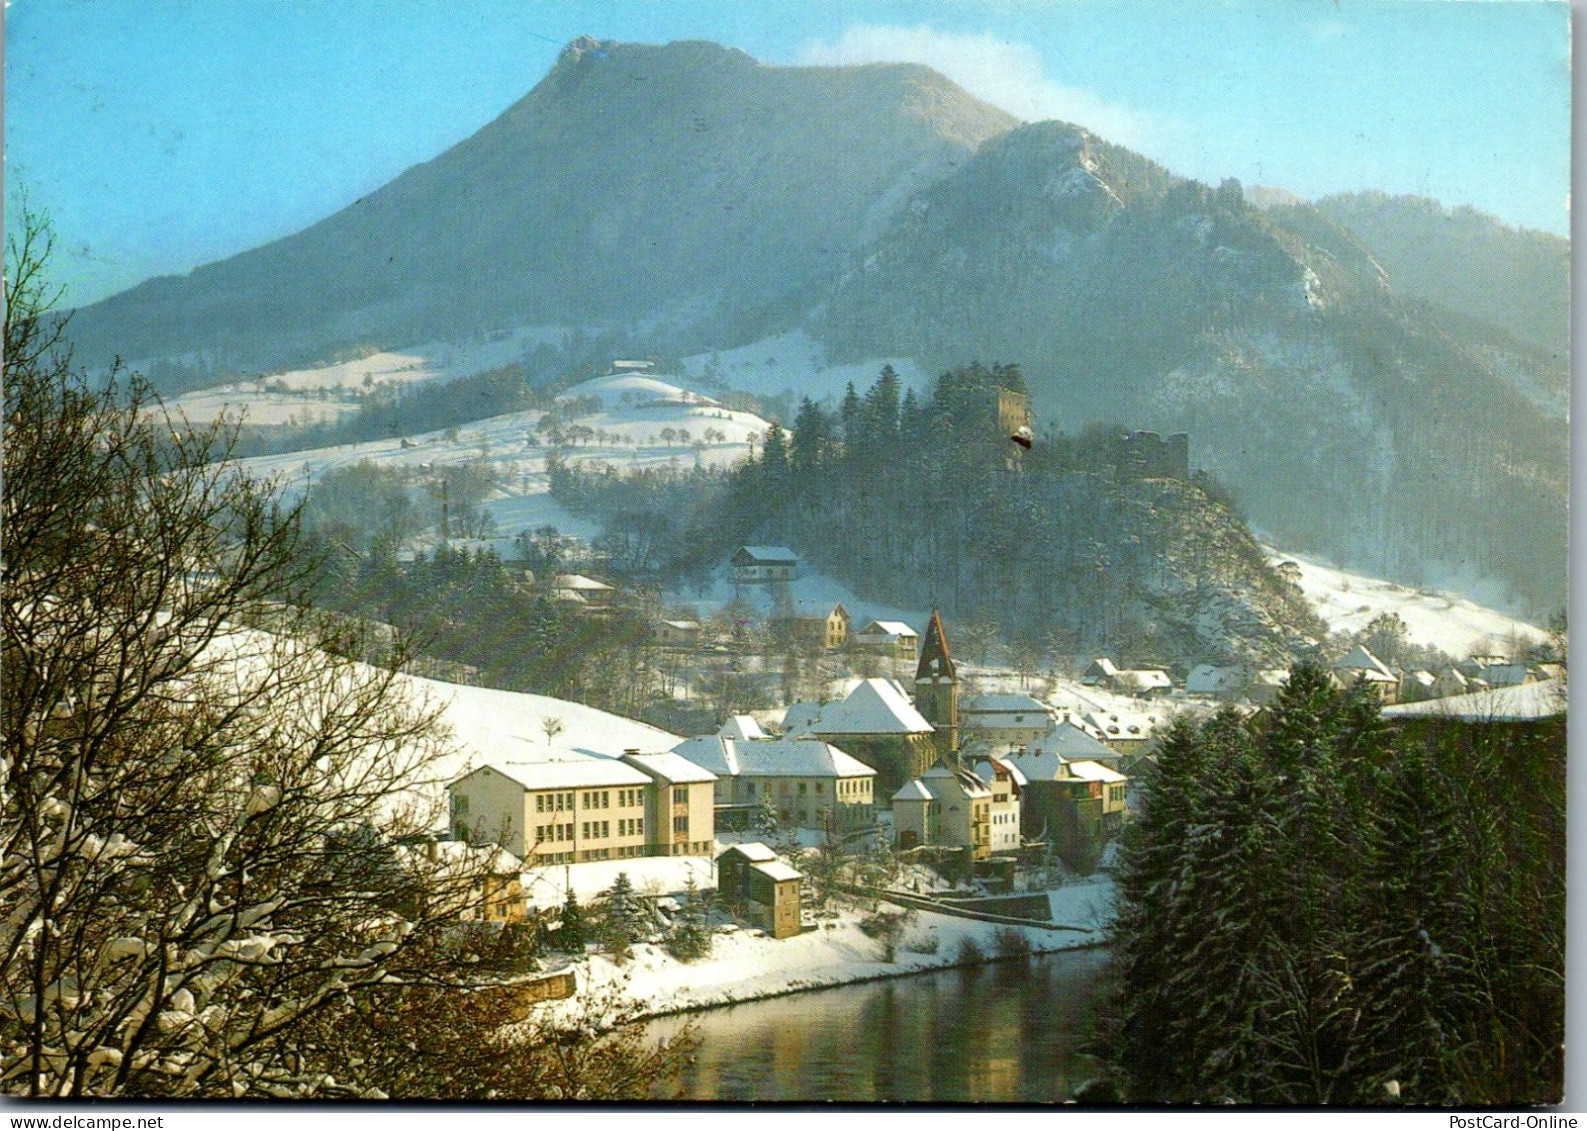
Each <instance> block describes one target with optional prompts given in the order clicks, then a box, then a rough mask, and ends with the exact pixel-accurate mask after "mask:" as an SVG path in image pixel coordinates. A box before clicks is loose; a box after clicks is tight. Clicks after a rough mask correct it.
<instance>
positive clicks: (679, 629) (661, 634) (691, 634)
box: [655, 620, 700, 648]
mask: <svg viewBox="0 0 1587 1131" xmlns="http://www.w3.org/2000/svg"><path fill="white" fill-rule="evenodd" d="M655 634H656V643H657V644H660V645H661V646H662V647H663V648H694V647H696V646H698V645H699V643H700V622H699V621H693V620H661V621H657V622H656V629H655Z"/></svg>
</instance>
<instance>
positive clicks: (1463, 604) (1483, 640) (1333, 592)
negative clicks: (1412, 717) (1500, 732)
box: [1265, 547, 1548, 659]
mask: <svg viewBox="0 0 1587 1131" xmlns="http://www.w3.org/2000/svg"><path fill="white" fill-rule="evenodd" d="M1265 549H1266V550H1267V553H1268V558H1269V561H1270V562H1271V563H1273V564H1275V565H1276V564H1278V563H1279V562H1294V563H1295V564H1296V565H1297V566H1299V567H1300V588H1301V592H1303V593H1305V594H1306V598H1307V600H1309V601H1311V603H1312V604H1313V605H1314V606H1316V609H1317V612H1318V613H1319V614H1320V615H1321V616H1322V618H1323V619H1324V620H1325V621H1327V622H1328V627H1329V628H1330V629H1332V630H1333V631H1335V632H1357V631H1359V630H1361V629H1363V628H1365V627H1366V626H1367V624H1368V623H1369V622H1371V620H1372V619H1373V618H1374V617H1376V616H1378V615H1379V614H1381V613H1397V614H1399V616H1400V618H1401V619H1402V620H1404V621H1405V624H1406V626H1407V628H1408V630H1409V631H1408V636H1409V637H1410V639H1411V642H1412V643H1415V644H1423V645H1427V646H1430V647H1434V648H1439V649H1442V650H1443V651H1445V652H1447V653H1449V654H1450V655H1451V656H1454V657H1455V658H1457V659H1460V658H1464V657H1466V656H1469V655H1471V654H1472V653H1473V652H1486V651H1499V652H1502V653H1505V654H1509V653H1510V652H1511V651H1513V650H1514V649H1513V648H1512V646H1511V645H1512V642H1513V641H1516V640H1522V639H1525V638H1531V639H1536V640H1542V639H1545V638H1546V637H1547V635H1548V634H1547V632H1546V631H1544V630H1543V629H1541V628H1539V627H1538V626H1537V625H1535V624H1530V623H1528V622H1526V621H1523V620H1520V619H1519V618H1516V617H1512V616H1509V615H1508V614H1506V613H1502V612H1497V611H1495V610H1493V609H1488V608H1484V607H1482V606H1481V605H1478V604H1476V603H1475V602H1473V601H1470V600H1468V599H1466V598H1465V597H1462V596H1460V595H1458V594H1455V593H1447V592H1430V591H1428V590H1421V589H1410V588H1407V587H1406V586H1403V585H1396V584H1395V583H1393V582H1391V581H1382V580H1379V579H1378V578H1374V577H1368V576H1366V575H1365V574H1360V573H1352V572H1350V571H1349V570H1343V569H1339V568H1338V567H1337V566H1334V565H1332V564H1330V563H1327V562H1324V561H1321V560H1319V559H1316V558H1308V557H1304V556H1302V555H1300V554H1286V553H1284V552H1283V551H1281V550H1275V549H1273V548H1271V547H1265Z"/></svg>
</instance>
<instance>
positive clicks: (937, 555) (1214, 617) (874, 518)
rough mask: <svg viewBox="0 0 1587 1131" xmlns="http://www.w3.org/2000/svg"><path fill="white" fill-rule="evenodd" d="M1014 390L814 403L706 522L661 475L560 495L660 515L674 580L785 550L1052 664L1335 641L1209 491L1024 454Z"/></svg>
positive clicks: (946, 390) (1051, 450)
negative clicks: (754, 547) (991, 626)
mask: <svg viewBox="0 0 1587 1131" xmlns="http://www.w3.org/2000/svg"><path fill="white" fill-rule="evenodd" d="M1000 387H1002V388H1010V389H1015V390H1022V389H1023V388H1024V380H1023V377H1022V376H1021V375H1020V372H1019V369H1018V367H1017V366H1012V365H1008V366H1003V365H998V366H994V367H992V368H991V369H987V368H984V367H982V366H980V365H972V366H968V367H965V368H963V369H959V370H954V371H951V372H949V373H945V374H944V375H942V376H941V377H940V378H939V379H938V380H937V382H936V385H935V388H934V389H933V391H932V394H931V395H930V396H929V397H928V398H916V397H915V396H914V395H913V393H912V392H909V393H904V394H903V395H900V390H899V384H898V381H897V379H896V378H895V377H894V376H893V375H892V374H891V372H890V371H884V372H883V374H882V376H881V377H880V378H878V380H877V381H876V383H875V384H874V385H873V386H872V387H871V388H870V389H869V390H867V391H866V393H865V394H864V395H863V396H862V395H860V394H859V393H858V392H857V391H854V390H851V395H850V396H849V397H847V398H845V400H844V402H843V403H842V405H841V406H840V407H839V409H838V411H837V412H835V413H832V412H828V411H827V410H825V409H823V408H821V407H820V406H819V405H817V404H815V403H814V402H811V401H809V400H807V401H805V402H804V404H803V405H801V407H800V410H799V413H798V416H797V417H796V419H795V421H794V424H793V428H792V430H791V432H789V433H786V434H785V433H784V432H783V431H782V430H781V429H778V428H775V427H774V428H773V429H771V430H770V431H769V432H768V434H767V437H766V441H765V445H764V449H763V451H762V453H761V456H760V458H759V459H757V460H754V461H752V462H749V463H747V464H744V465H742V466H741V467H739V468H738V469H737V470H736V471H735V472H734V473H733V474H732V475H731V476H730V477H729V478H728V479H727V480H726V481H725V482H723V483H721V484H720V486H719V489H718V490H716V491H714V492H707V493H706V494H705V495H704V496H703V497H704V498H706V499H707V502H705V503H704V504H702V505H699V506H697V507H696V508H695V509H693V511H692V513H691V512H690V510H689V508H688V507H687V505H686V504H685V503H684V497H685V492H683V491H679V490H672V491H668V490H667V489H666V487H667V485H666V484H665V483H664V482H660V481H658V480H657V478H656V477H655V476H654V475H653V474H652V475H649V476H640V477H638V478H634V477H629V478H624V477H621V476H617V475H615V474H612V475H600V474H593V475H592V474H590V473H588V472H575V471H573V470H572V469H568V468H563V469H560V470H559V472H558V473H557V475H556V476H555V477H554V478H553V490H554V491H555V492H556V493H557V497H558V499H559V500H560V501H562V502H563V504H564V505H566V506H568V507H569V508H570V509H574V510H581V511H583V512H585V513H593V514H597V515H599V516H600V517H602V518H603V520H604V521H606V522H607V523H608V529H609V534H610V533H611V532H612V531H614V530H622V531H628V532H631V533H633V532H638V531H639V530H640V529H641V522H640V520H641V518H642V516H644V515H647V514H649V515H657V514H659V515H662V516H663V517H662V518H661V520H660V521H661V522H662V523H663V524H664V525H666V526H667V527H668V528H669V529H676V530H677V531H679V532H680V533H681V534H682V536H681V537H679V538H677V539H675V540H674V541H673V542H672V543H671V544H672V546H673V547H674V549H673V552H672V553H671V554H665V555H662V559H663V560H664V561H665V563H666V567H665V568H669V569H673V570H677V571H679V572H683V573H688V572H694V571H698V570H702V569H706V568H709V566H710V565H711V564H714V563H720V562H721V561H722V560H724V558H725V557H726V555H727V554H728V553H729V552H731V550H732V548H733V546H734V545H735V544H737V543H741V542H769V543H776V544H787V545H790V546H793V547H794V548H795V549H797V550H799V551H800V553H802V554H803V555H805V557H806V558H807V560H809V561H810V562H811V564H812V565H814V566H815V567H816V568H818V569H820V570H821V571H822V572H823V573H826V574H828V575H829V576H832V577H834V578H836V579H838V580H840V581H842V582H844V583H845V584H847V585H849V586H851V587H853V588H854V589H855V590H856V591H857V592H862V593H864V594H866V595H867V596H870V597H872V598H874V599H875V600H877V601H881V602H885V603H888V604H892V605H896V606H901V607H916V608H925V607H930V606H940V607H941V608H942V609H943V610H944V611H945V612H946V613H948V614H949V615H951V616H954V617H956V618H959V619H961V620H966V619H971V618H975V619H978V620H982V621H988V620H989V621H992V622H994V623H996V624H997V625H999V626H1000V627H1001V628H1002V630H1003V634H1004V636H1005V637H1006V638H1008V639H1009V640H1011V641H1021V642H1025V643H1028V644H1033V645H1035V646H1037V647H1039V648H1041V649H1042V650H1049V649H1051V650H1055V651H1059V652H1072V651H1078V650H1083V649H1089V648H1095V649H1102V650H1106V651H1109V652H1110V653H1114V654H1118V655H1133V656H1141V657H1145V656H1153V657H1157V658H1159V659H1160V660H1161V661H1162V662H1174V661H1181V662H1192V661H1199V660H1211V659H1229V660H1252V661H1273V662H1278V661H1281V660H1283V659H1285V658H1287V657H1288V656H1289V655H1290V654H1292V653H1293V652H1294V651H1295V650H1297V649H1303V648H1304V647H1305V646H1306V644H1307V642H1308V640H1312V639H1317V638H1320V637H1321V635H1322V626H1321V624H1320V622H1318V621H1317V620H1316V618H1315V617H1314V616H1313V614H1312V613H1311V612H1310V611H1309V609H1308V608H1307V607H1306V604H1305V602H1304V600H1303V599H1302V598H1301V596H1300V594H1299V591H1298V590H1296V589H1294V588H1293V587H1292V586H1290V585H1288V584H1287V583H1286V582H1284V581H1282V580H1281V579H1279V578H1278V577H1277V576H1276V575H1274V574H1273V573H1272V572H1271V571H1270V570H1269V569H1268V568H1267V567H1266V565H1265V563H1264V560H1263V556H1262V553H1261V550H1260V548H1259V547H1258V546H1257V544H1256V542H1255V540H1254V539H1253V538H1252V537H1251V534H1250V532H1249V530H1247V529H1246V527H1245V524H1244V522H1243V521H1242V520H1241V519H1240V517H1239V516H1238V515H1237V514H1236V513H1234V512H1233V511H1231V510H1230V509H1229V508H1228V507H1227V506H1225V505H1224V504H1223V503H1221V502H1218V501H1216V496H1217V495H1218V491H1217V489H1216V488H1215V486H1214V485H1212V484H1210V483H1197V482H1189V481H1183V480H1178V479H1161V478H1158V479H1141V478H1136V477H1133V476H1131V475H1130V474H1128V473H1127V472H1124V471H1121V470H1119V469H1117V468H1115V467H1113V466H1111V465H1110V464H1109V463H1108V462H1107V460H1108V456H1107V452H1108V451H1109V450H1110V448H1109V445H1108V444H1107V442H1106V440H1107V438H1108V436H1109V435H1111V433H1108V434H1092V435H1090V436H1083V437H1077V438H1074V439H1065V440H1061V441H1060V440H1053V441H1041V442H1038V444H1037V445H1036V446H1035V447H1034V448H1033V449H1032V450H1031V451H1030V452H1029V453H1028V454H1026V453H1024V452H1023V450H1022V449H1020V448H1019V447H1017V446H1016V445H1014V444H1013V443H1011V442H1010V440H1009V438H1008V436H1007V435H1006V434H1004V433H1002V432H1000V431H999V429H998V427H997V421H996V413H995V406H996V390H997V389H998V388H1000ZM697 488H698V485H696V489H697ZM1209 489H1210V490H1209ZM697 497H698V496H697ZM647 499H648V501H647Z"/></svg>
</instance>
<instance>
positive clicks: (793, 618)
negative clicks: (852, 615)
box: [766, 601, 849, 652]
mask: <svg viewBox="0 0 1587 1131" xmlns="http://www.w3.org/2000/svg"><path fill="white" fill-rule="evenodd" d="M766 627H767V629H768V631H769V632H771V634H772V635H774V636H781V637H783V638H785V639H786V640H787V641H788V642H789V643H796V644H803V645H805V646H807V647H812V648H821V649H824V650H825V651H828V652H832V651H836V650H837V649H839V648H842V647H843V646H844V645H845V644H847V643H848V641H849V611H848V610H847V609H845V608H844V607H843V604H842V602H835V603H827V602H825V601H795V602H793V603H792V604H791V605H789V606H788V607H787V608H785V609H782V610H779V611H777V612H774V613H772V615H771V616H770V617H768V618H767V619H766Z"/></svg>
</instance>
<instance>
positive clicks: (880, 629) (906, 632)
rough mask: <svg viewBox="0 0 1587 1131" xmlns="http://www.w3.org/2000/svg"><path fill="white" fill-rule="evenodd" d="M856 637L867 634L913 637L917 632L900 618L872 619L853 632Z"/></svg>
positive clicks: (862, 636)
mask: <svg viewBox="0 0 1587 1131" xmlns="http://www.w3.org/2000/svg"><path fill="white" fill-rule="evenodd" d="M854 635H855V636H856V637H857V638H864V637H867V636H890V637H908V638H914V637H917V636H918V635H919V634H918V633H916V632H915V630H914V629H912V628H910V627H909V626H908V625H907V624H905V623H904V622H903V621H901V620H873V621H872V622H871V623H870V624H868V625H866V626H865V627H864V628H862V629H860V631H859V632H857V633H855V634H854Z"/></svg>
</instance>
